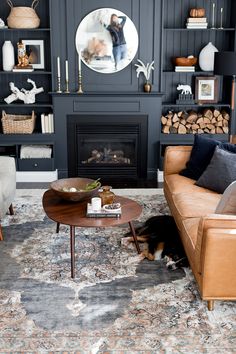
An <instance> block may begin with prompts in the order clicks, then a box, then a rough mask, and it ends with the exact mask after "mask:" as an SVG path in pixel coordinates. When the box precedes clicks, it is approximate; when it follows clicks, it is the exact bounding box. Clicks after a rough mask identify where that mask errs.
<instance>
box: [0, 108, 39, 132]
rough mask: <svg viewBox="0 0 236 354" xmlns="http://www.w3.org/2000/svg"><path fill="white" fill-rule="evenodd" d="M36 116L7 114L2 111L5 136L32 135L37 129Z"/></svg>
mask: <svg viewBox="0 0 236 354" xmlns="http://www.w3.org/2000/svg"><path fill="white" fill-rule="evenodd" d="M35 121H36V115H35V114H34V111H32V114H31V115H17V114H7V113H6V112H5V111H2V130H3V134H32V133H33V131H34V127H35Z"/></svg>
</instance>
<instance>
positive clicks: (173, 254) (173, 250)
mask: <svg viewBox="0 0 236 354" xmlns="http://www.w3.org/2000/svg"><path fill="white" fill-rule="evenodd" d="M135 231H136V235H137V239H138V241H139V242H146V243H147V245H148V248H147V249H146V250H144V251H143V252H142V253H141V256H143V257H144V258H147V259H149V260H150V261H154V260H158V259H161V258H163V259H164V261H165V262H166V266H167V267H168V268H169V269H171V270H175V269H177V268H182V267H187V266H188V265H189V264H188V259H187V257H186V254H185V251H184V248H183V245H182V242H181V239H180V236H179V232H178V229H177V227H176V224H175V221H174V218H173V217H172V216H169V215H159V216H153V217H151V218H150V219H148V220H147V221H146V222H145V224H144V225H143V226H141V227H139V228H137V229H136V230H135ZM128 235H130V233H129V234H127V235H126V236H128ZM126 240H127V241H128V242H133V237H127V238H126Z"/></svg>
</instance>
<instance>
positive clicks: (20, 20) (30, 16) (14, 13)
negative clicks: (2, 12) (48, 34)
mask: <svg viewBox="0 0 236 354" xmlns="http://www.w3.org/2000/svg"><path fill="white" fill-rule="evenodd" d="M38 3H39V0H33V2H32V5H31V7H26V6H17V7H14V6H13V3H12V1H11V0H7V4H8V5H9V6H10V8H11V12H10V15H9V16H8V18H7V24H8V27H9V28H19V29H21V28H38V27H39V25H40V19H39V17H38V15H37V14H36V11H35V9H36V7H37V5H38Z"/></svg>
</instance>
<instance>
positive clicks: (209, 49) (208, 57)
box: [199, 42, 218, 71]
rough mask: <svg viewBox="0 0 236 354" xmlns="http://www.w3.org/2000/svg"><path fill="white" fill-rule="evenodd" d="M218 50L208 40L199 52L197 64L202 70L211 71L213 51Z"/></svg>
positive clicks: (213, 57)
mask: <svg viewBox="0 0 236 354" xmlns="http://www.w3.org/2000/svg"><path fill="white" fill-rule="evenodd" d="M216 52H218V49H217V48H216V47H215V46H214V45H213V44H212V43H211V42H209V43H208V44H207V45H206V46H205V47H204V48H203V49H202V50H201V52H200V54H199V66H200V68H201V69H202V71H213V70H214V61H215V53H216Z"/></svg>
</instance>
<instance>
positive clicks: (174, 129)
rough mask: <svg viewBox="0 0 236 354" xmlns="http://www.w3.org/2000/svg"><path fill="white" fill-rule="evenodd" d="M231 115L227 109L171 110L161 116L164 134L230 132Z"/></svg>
mask: <svg viewBox="0 0 236 354" xmlns="http://www.w3.org/2000/svg"><path fill="white" fill-rule="evenodd" d="M229 120H230V115H229V113H227V112H226V111H225V110H221V111H219V110H218V109H209V108H206V109H204V110H203V111H202V112H196V111H194V110H191V111H188V112H186V111H179V112H173V111H169V112H168V113H167V114H166V115H165V116H164V115H163V116H162V117H161V123H162V133H164V134H228V133H229Z"/></svg>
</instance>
